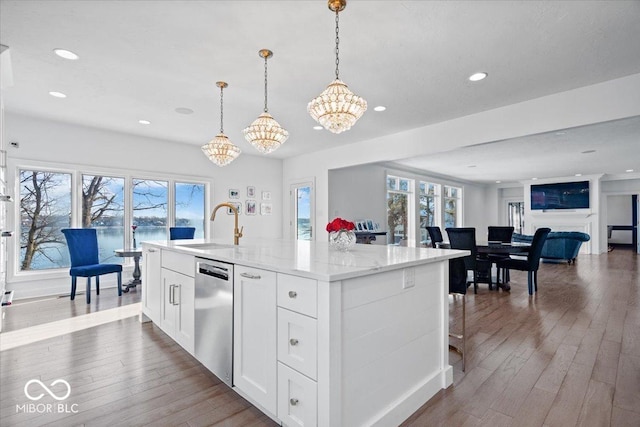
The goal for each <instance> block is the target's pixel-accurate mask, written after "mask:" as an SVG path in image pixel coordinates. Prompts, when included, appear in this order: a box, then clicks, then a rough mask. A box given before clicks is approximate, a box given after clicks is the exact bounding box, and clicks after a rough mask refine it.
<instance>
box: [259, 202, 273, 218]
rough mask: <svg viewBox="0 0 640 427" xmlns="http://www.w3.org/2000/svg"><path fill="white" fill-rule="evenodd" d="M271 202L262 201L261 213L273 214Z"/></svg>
mask: <svg viewBox="0 0 640 427" xmlns="http://www.w3.org/2000/svg"><path fill="white" fill-rule="evenodd" d="M271 207H272V206H271V203H260V215H271Z"/></svg>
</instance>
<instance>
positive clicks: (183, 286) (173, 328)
mask: <svg viewBox="0 0 640 427" xmlns="http://www.w3.org/2000/svg"><path fill="white" fill-rule="evenodd" d="M160 274H161V282H162V304H161V307H160V323H159V325H160V329H162V330H163V331H164V332H166V333H167V335H169V336H170V337H171V338H173V339H174V340H175V341H176V342H177V343H178V344H180V345H181V346H182V347H183V348H184V349H185V350H187V351H188V352H189V353H191V354H193V352H194V313H195V312H194V302H195V279H194V274H195V266H194V259H193V256H191V255H185V254H179V253H175V252H169V251H164V250H163V251H162V269H161V273H160Z"/></svg>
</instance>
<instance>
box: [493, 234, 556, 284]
mask: <svg viewBox="0 0 640 427" xmlns="http://www.w3.org/2000/svg"><path fill="white" fill-rule="evenodd" d="M550 231H551V229H549V228H538V229H537V230H536V233H535V234H534V235H533V239H532V240H531V249H530V250H529V253H528V254H527V259H506V260H502V261H498V263H497V265H498V278H499V277H500V269H504V268H506V269H512V270H520V271H526V272H527V274H528V275H527V285H528V288H529V295H533V293H534V292H538V267H540V256H541V255H542V248H543V247H544V243H545V241H546V240H547V236H548V235H549V232H550Z"/></svg>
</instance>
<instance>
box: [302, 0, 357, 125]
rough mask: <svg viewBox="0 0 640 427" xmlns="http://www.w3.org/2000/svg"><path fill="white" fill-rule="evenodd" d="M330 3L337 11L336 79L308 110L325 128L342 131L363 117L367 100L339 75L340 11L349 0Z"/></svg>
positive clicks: (332, 8) (332, 0)
mask: <svg viewBox="0 0 640 427" xmlns="http://www.w3.org/2000/svg"><path fill="white" fill-rule="evenodd" d="M328 5H329V9H330V10H332V11H333V12H335V13H336V79H335V80H334V81H332V82H331V83H330V84H329V86H327V88H326V89H325V90H324V91H323V92H322V93H321V94H320V96H318V97H317V98H315V99H313V100H311V102H309V104H308V105H307V111H308V112H309V114H310V115H311V117H313V119H314V120H315V121H317V122H318V123H320V124H321V125H322V126H324V128H325V129H327V130H329V131H331V132H333V133H340V132H344V131H345V130H349V129H351V126H353V125H354V124H355V122H356V121H358V119H359V118H360V117H362V115H363V114H364V112H365V111H367V101H365V100H364V99H362V98H360V97H359V96H358V95H356V94H354V93H353V92H351V91H350V90H349V88H348V87H347V85H346V84H345V83H344V82H343V81H341V80H340V75H339V69H338V66H339V65H340V58H339V52H340V50H339V44H340V37H339V25H338V22H339V12H341V11H343V10H344V8H345V7H347V0H328Z"/></svg>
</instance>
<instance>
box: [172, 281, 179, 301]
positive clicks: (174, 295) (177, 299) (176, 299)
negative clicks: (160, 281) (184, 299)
mask: <svg viewBox="0 0 640 427" xmlns="http://www.w3.org/2000/svg"><path fill="white" fill-rule="evenodd" d="M173 289H174V290H173V305H180V285H173ZM176 289H177V290H178V294H177V295H178V298H176V291H175V290H176Z"/></svg>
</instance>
